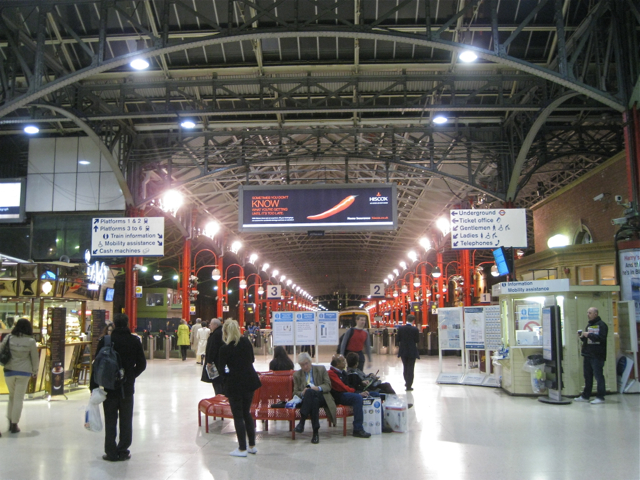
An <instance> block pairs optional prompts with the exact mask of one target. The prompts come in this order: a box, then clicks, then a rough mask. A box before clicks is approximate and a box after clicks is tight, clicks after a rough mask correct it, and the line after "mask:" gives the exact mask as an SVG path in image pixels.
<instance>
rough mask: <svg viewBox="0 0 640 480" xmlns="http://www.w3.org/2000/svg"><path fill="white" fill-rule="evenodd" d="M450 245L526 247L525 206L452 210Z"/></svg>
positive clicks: (464, 247)
mask: <svg viewBox="0 0 640 480" xmlns="http://www.w3.org/2000/svg"><path fill="white" fill-rule="evenodd" d="M450 215H451V248H452V249H458V250H464V249H472V248H498V247H517V248H526V247H527V215H526V212H525V209H524V208H506V209H486V210H451V212H450Z"/></svg>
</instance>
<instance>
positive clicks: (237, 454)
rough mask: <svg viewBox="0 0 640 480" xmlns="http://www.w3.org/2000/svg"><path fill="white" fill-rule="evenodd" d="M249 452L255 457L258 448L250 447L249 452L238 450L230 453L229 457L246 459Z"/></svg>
mask: <svg viewBox="0 0 640 480" xmlns="http://www.w3.org/2000/svg"><path fill="white" fill-rule="evenodd" d="M247 452H249V453H251V454H253V455H255V454H256V453H258V449H257V448H256V447H249V448H248V449H247V450H239V449H237V448H236V449H235V450H234V451H233V452H231V453H229V455H231V456H232V457H246V456H247Z"/></svg>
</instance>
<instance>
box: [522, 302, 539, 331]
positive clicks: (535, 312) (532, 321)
mask: <svg viewBox="0 0 640 480" xmlns="http://www.w3.org/2000/svg"><path fill="white" fill-rule="evenodd" d="M516 312H517V313H518V323H517V328H516V330H529V331H531V332H533V331H535V329H536V328H538V327H541V326H542V316H541V315H542V307H541V306H540V304H539V303H535V304H532V303H526V304H520V305H517V306H516Z"/></svg>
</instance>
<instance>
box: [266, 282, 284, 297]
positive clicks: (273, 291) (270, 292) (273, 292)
mask: <svg viewBox="0 0 640 480" xmlns="http://www.w3.org/2000/svg"><path fill="white" fill-rule="evenodd" d="M281 296H282V286H281V285H269V286H267V298H268V299H273V300H276V299H277V300H280V297H281Z"/></svg>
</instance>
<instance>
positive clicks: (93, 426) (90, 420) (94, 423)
mask: <svg viewBox="0 0 640 480" xmlns="http://www.w3.org/2000/svg"><path fill="white" fill-rule="evenodd" d="M106 398H107V393H106V392H105V391H104V390H103V389H101V388H95V389H94V390H92V391H91V398H89V404H88V405H87V407H86V408H85V411H84V428H86V429H87V430H91V431H92V432H101V431H102V417H101V416H100V404H101V403H102V402H104V401H105V399H106Z"/></svg>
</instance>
